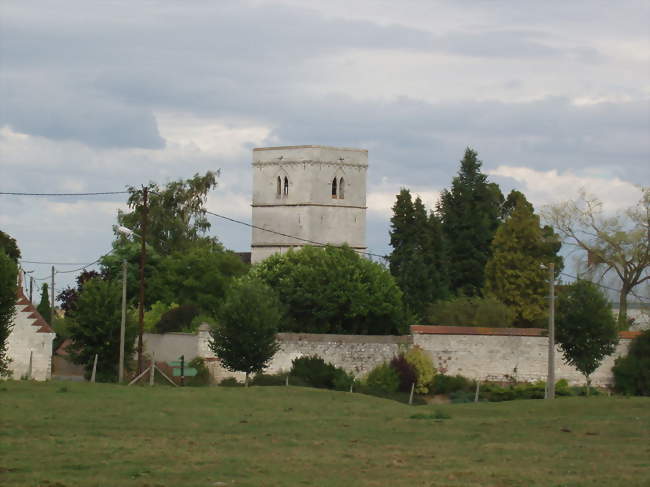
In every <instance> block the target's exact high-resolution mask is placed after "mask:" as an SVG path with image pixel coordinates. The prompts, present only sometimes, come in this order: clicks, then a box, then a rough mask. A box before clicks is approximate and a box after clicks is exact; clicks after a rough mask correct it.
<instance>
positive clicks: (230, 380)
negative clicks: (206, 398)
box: [219, 377, 244, 387]
mask: <svg viewBox="0 0 650 487" xmlns="http://www.w3.org/2000/svg"><path fill="white" fill-rule="evenodd" d="M219 385H220V386H222V387H243V385H244V384H242V383H241V382H239V381H238V380H237V379H235V378H234V377H226V378H225V379H223V380H222V381H221V382H219Z"/></svg>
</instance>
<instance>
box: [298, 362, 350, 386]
mask: <svg viewBox="0 0 650 487" xmlns="http://www.w3.org/2000/svg"><path fill="white" fill-rule="evenodd" d="M289 375H290V376H291V379H293V378H294V377H295V378H297V379H299V380H300V381H302V382H304V383H305V384H307V385H309V386H311V387H318V388H320V389H334V388H337V387H335V382H337V383H339V386H340V385H341V384H342V383H345V382H346V381H347V380H348V377H349V376H348V374H347V372H345V371H344V370H343V369H341V368H337V367H335V366H334V365H332V364H330V363H327V362H325V360H323V359H322V358H320V357H319V356H317V355H311V356H307V357H299V358H296V359H293V361H292V362H291V371H290V372H289ZM344 376H345V378H344ZM291 379H290V380H291ZM351 381H352V378H351V377H349V382H348V386H347V387H348V388H349V387H350V385H349V384H350V383H351Z"/></svg>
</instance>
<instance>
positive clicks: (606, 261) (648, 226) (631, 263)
mask: <svg viewBox="0 0 650 487" xmlns="http://www.w3.org/2000/svg"><path fill="white" fill-rule="evenodd" d="M641 193H642V196H641V199H640V201H639V202H638V204H636V205H635V206H633V207H632V208H628V209H627V210H626V211H625V212H623V213H619V214H616V215H614V216H609V215H605V214H604V213H603V205H602V203H601V202H600V201H599V200H598V199H597V198H595V197H593V196H590V195H588V194H587V193H586V192H585V191H582V192H581V193H580V196H579V197H578V199H577V200H575V201H566V202H564V203H560V204H557V205H552V206H550V207H547V208H546V210H545V217H546V219H547V220H549V221H550V222H551V223H552V224H553V226H554V227H555V228H557V230H558V232H560V235H561V236H562V238H564V239H565V241H566V242H567V243H569V244H571V245H574V246H575V247H578V248H580V249H582V250H584V251H585V252H586V253H587V259H588V261H589V264H590V265H592V266H594V267H600V269H599V272H600V271H601V270H602V274H601V278H602V277H604V276H605V275H607V274H608V273H610V272H613V273H615V274H616V275H617V276H618V278H619V279H620V281H621V290H620V292H619V312H618V325H619V328H620V329H625V328H626V327H627V298H628V296H629V295H630V294H631V293H632V292H633V289H634V288H635V287H637V286H639V285H640V284H642V283H643V282H646V281H648V280H649V279H650V273H649V272H648V270H649V269H650V187H642V188H641Z"/></svg>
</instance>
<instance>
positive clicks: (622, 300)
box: [618, 286, 630, 330]
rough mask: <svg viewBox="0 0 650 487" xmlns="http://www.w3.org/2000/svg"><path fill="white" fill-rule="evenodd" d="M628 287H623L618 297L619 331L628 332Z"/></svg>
mask: <svg viewBox="0 0 650 487" xmlns="http://www.w3.org/2000/svg"><path fill="white" fill-rule="evenodd" d="M629 292H630V291H629V290H628V289H627V286H623V287H622V289H621V294H619V296H618V329H619V330H627V295H628V294H629Z"/></svg>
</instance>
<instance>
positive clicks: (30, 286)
mask: <svg viewBox="0 0 650 487" xmlns="http://www.w3.org/2000/svg"><path fill="white" fill-rule="evenodd" d="M33 291H34V277H32V276H29V302H30V303H32V304H34V300H33V299H32V295H33V294H32V293H33Z"/></svg>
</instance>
